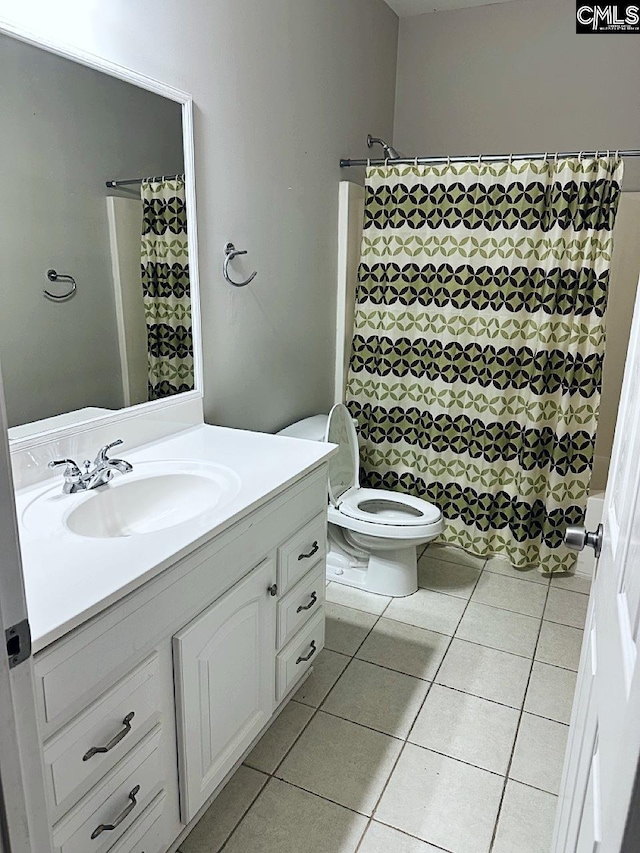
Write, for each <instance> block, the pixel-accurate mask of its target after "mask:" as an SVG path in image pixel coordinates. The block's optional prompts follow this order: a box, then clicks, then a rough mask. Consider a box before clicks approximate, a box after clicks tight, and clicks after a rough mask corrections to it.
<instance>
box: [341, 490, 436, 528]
mask: <svg viewBox="0 0 640 853" xmlns="http://www.w3.org/2000/svg"><path fill="white" fill-rule="evenodd" d="M338 509H339V510H340V512H342V513H344V515H348V516H349V518H356V519H358V520H360V521H369V522H373V523H374V524H387V525H389V524H391V525H394V526H396V527H397V526H401V527H405V526H408V527H413V526H416V525H420V526H422V525H424V524H430V523H432V522H434V521H438V520H439V519H440V510H439V509H438V507H437V506H434V505H433V504H430V503H428V502H427V501H424V500H422V499H421V498H415V497H413V495H404V494H400V493H399V492H389V491H384V490H382V489H350V490H349V491H348V492H345V493H344V494H343V495H342V498H341V500H340V503H339V504H338Z"/></svg>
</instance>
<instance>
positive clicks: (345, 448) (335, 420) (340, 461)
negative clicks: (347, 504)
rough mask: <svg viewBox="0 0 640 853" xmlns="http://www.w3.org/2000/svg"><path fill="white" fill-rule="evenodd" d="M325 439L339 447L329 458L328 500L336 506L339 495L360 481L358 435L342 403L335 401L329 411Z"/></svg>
mask: <svg viewBox="0 0 640 853" xmlns="http://www.w3.org/2000/svg"><path fill="white" fill-rule="evenodd" d="M325 441H328V442H330V443H331V444H337V445H338V448H339V449H338V452H337V453H336V454H335V456H332V457H331V459H330V460H329V500H330V501H331V503H332V504H333V505H334V506H338V504H339V502H340V498H341V496H342V495H343V494H344V493H345V492H346V491H348V490H349V489H353V488H354V487H357V486H358V483H359V481H360V451H359V449H358V435H357V433H356V428H355V426H354V424H353V419H352V418H351V415H350V414H349V412H348V410H347V407H346V406H345V405H343V403H336V404H335V406H334V407H333V409H331V411H330V412H329V419H328V420H327V431H326V433H325Z"/></svg>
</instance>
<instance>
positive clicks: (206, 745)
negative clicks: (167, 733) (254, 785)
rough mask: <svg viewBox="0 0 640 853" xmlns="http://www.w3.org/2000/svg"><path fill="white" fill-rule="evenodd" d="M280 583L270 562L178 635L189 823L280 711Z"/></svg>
mask: <svg viewBox="0 0 640 853" xmlns="http://www.w3.org/2000/svg"><path fill="white" fill-rule="evenodd" d="M275 581H276V571H275V564H274V561H273V560H271V559H269V560H265V561H264V562H263V563H261V565H260V566H258V567H257V568H256V569H254V570H253V571H252V572H250V573H249V574H248V575H247V576H246V577H245V578H244V579H243V580H241V581H240V582H239V583H237V584H236V585H235V586H234V587H232V589H230V590H229V592H228V593H227V594H226V595H224V596H223V597H222V598H221V599H220V600H219V601H216V603H215V604H213V605H212V606H211V607H209V609H208V610H205V611H204V613H201V614H200V616H197V617H196V618H195V619H194V620H193V622H191V623H190V624H189V625H187V627H186V628H184V629H183V630H182V631H180V633H179V634H176V635H175V637H174V638H173V648H174V668H175V682H176V700H177V712H178V741H179V748H180V760H181V765H182V766H181V773H180V782H181V796H180V805H181V810H182V812H183V813H182V820H183V821H184V823H188V822H189V821H190V820H191V819H192V818H193V817H194V816H195V815H196V814H197V812H198V810H199V809H200V808H201V807H202V806H203V805H204V803H205V802H206V801H207V800H208V798H209V797H210V796H211V794H213V792H214V791H215V789H216V788H217V787H218V785H219V784H220V782H221V781H222V780H223V779H224V777H225V776H226V774H227V773H228V772H229V770H231V768H232V767H233V765H234V764H235V762H236V760H237V756H238V755H240V754H241V753H242V752H243V750H244V749H246V748H247V747H249V746H250V744H251V742H252V741H253V740H254V739H255V738H256V736H257V735H258V734H259V733H260V731H261V730H262V728H263V727H264V726H265V725H266V724H267V722H268V721H269V718H270V717H271V715H272V713H273V710H274V706H275V656H276V601H277V599H276V598H275V597H274V596H273V595H271V591H270V589H269V588H270V587H271V586H272V585H273V584H275Z"/></svg>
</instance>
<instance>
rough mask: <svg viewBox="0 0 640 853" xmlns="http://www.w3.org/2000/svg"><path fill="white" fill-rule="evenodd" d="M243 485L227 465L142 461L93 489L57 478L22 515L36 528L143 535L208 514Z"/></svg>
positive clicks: (96, 535)
mask: <svg viewBox="0 0 640 853" xmlns="http://www.w3.org/2000/svg"><path fill="white" fill-rule="evenodd" d="M239 491H240V478H239V477H238V476H237V474H235V472H233V471H232V470H231V469H230V468H226V467H225V466H224V465H216V464H213V463H200V462H178V461H171V462H142V463H139V464H134V468H133V471H132V472H131V473H129V474H122V475H120V474H116V476H115V477H114V479H113V480H112V481H111V482H110V483H108V484H107V485H105V486H101V487H100V488H98V489H93V490H91V491H89V492H79V493H77V494H75V495H65V494H62V482H61V481H57V483H56V486H55V487H49V488H47V490H46V491H45V492H43V493H40V494H39V495H38V497H36V498H34V499H33V500H32V501H31V502H30V503H29V504H28V505H27V506H26V507H25V509H24V511H23V514H22V521H23V524H24V525H25V526H26V527H28V528H29V529H30V530H32V531H34V532H36V533H37V532H40V533H53V532H55V531H60V528H61V527H62V528H63V529H64V528H66V530H68V531H70V532H71V533H75V534H76V535H78V536H85V537H89V538H92V539H111V538H114V537H116V538H117V537H125V536H142V535H144V534H149V533H157V532H159V531H162V530H166V529H167V528H171V527H177V526H179V525H182V524H186V523H188V522H191V521H194V520H196V519H197V518H199V517H201V516H205V515H209V514H210V513H211V512H212V511H214V510H216V508H220V507H221V506H224V504H226V503H228V502H229V501H231V500H233V498H234V497H236V495H237V494H238V492H239Z"/></svg>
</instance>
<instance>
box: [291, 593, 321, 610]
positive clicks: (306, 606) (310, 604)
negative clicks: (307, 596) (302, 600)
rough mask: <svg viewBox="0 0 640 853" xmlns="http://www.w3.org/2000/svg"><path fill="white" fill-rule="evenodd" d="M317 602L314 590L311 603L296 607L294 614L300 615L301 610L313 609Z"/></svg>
mask: <svg viewBox="0 0 640 853" xmlns="http://www.w3.org/2000/svg"><path fill="white" fill-rule="evenodd" d="M317 600H318V595H317V593H316V591H315V589H314V590H313V592H312V593H311V601H310V602H309V603H308V604H301V605H300V607H298V609H297V610H296V613H302V611H303V610H311V608H312V607H313V605H314V604H315V603H316V601H317Z"/></svg>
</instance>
